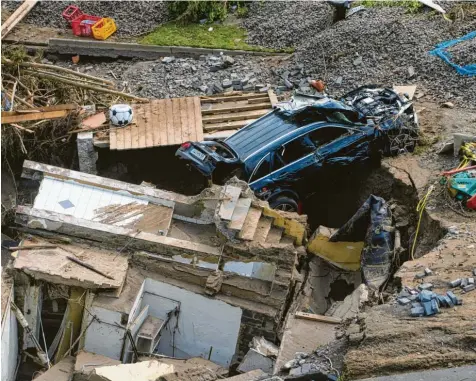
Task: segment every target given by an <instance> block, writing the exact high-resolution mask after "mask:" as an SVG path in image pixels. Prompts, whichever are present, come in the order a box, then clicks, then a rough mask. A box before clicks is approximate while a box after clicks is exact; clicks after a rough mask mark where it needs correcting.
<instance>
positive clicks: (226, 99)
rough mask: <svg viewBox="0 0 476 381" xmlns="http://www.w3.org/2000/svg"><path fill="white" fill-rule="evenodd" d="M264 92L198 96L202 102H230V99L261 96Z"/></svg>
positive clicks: (239, 99) (242, 99)
mask: <svg viewBox="0 0 476 381" xmlns="http://www.w3.org/2000/svg"><path fill="white" fill-rule="evenodd" d="M263 96H266V94H263V93H258V94H257V93H248V94H240V95H229V96H226V95H224V94H220V96H217V97H200V101H201V102H202V103H220V102H231V101H246V100H248V99H255V98H263Z"/></svg>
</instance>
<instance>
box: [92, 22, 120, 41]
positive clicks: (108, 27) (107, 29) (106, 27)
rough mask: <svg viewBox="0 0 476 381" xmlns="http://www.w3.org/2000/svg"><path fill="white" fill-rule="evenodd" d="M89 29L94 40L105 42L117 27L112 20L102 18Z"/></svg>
mask: <svg viewBox="0 0 476 381" xmlns="http://www.w3.org/2000/svg"><path fill="white" fill-rule="evenodd" d="M91 29H92V31H93V37H94V38H95V39H96V40H106V39H107V38H108V37H109V36H110V35H111V34H113V33H114V32H115V31H116V30H117V27H116V23H115V22H114V20H113V19H111V18H109V17H104V18H102V19H101V20H99V21H98V22H97V23H96V24H94V25H93V27H92V28H91Z"/></svg>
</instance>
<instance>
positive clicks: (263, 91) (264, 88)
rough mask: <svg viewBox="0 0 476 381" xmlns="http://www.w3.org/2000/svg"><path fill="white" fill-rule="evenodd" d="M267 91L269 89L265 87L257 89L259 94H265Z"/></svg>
mask: <svg viewBox="0 0 476 381" xmlns="http://www.w3.org/2000/svg"><path fill="white" fill-rule="evenodd" d="M268 90H269V87H268V86H265V87H262V88H261V89H259V90H258V91H259V92H260V93H267V92H268Z"/></svg>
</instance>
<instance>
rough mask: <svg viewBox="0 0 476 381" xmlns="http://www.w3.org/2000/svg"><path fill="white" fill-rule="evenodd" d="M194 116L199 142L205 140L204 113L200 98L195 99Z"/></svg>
mask: <svg viewBox="0 0 476 381" xmlns="http://www.w3.org/2000/svg"><path fill="white" fill-rule="evenodd" d="M193 115H194V123H195V136H196V140H197V141H202V140H203V126H202V112H201V110H200V98H199V97H193Z"/></svg>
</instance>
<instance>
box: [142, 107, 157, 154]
mask: <svg viewBox="0 0 476 381" xmlns="http://www.w3.org/2000/svg"><path fill="white" fill-rule="evenodd" d="M156 108H157V105H156V103H155V102H154V101H151V102H150V103H149V104H148V107H147V114H146V115H147V119H146V121H145V123H144V127H145V147H147V148H151V147H153V146H154V129H155V127H156V126H155V124H154V111H156Z"/></svg>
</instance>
